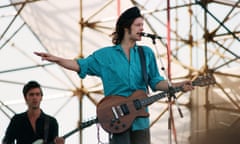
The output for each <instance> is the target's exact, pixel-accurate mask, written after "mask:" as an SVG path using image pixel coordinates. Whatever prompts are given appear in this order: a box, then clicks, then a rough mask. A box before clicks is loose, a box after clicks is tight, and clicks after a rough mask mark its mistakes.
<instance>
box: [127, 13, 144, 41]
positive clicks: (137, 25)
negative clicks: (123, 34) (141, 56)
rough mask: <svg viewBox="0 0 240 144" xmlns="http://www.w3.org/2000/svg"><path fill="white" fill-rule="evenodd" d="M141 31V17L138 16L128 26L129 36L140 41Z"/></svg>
mask: <svg viewBox="0 0 240 144" xmlns="http://www.w3.org/2000/svg"><path fill="white" fill-rule="evenodd" d="M141 32H143V18H142V17H138V18H136V19H135V20H134V21H133V23H132V25H131V27H130V36H131V37H130V38H131V39H132V40H134V41H140V40H141V35H140V33H141Z"/></svg>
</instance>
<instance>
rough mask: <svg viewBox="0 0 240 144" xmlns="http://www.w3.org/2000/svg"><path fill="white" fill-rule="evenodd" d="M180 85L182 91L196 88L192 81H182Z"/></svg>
mask: <svg viewBox="0 0 240 144" xmlns="http://www.w3.org/2000/svg"><path fill="white" fill-rule="evenodd" d="M179 85H180V87H182V92H187V91H191V90H193V89H194V87H193V85H192V82H191V81H184V82H180V83H179Z"/></svg>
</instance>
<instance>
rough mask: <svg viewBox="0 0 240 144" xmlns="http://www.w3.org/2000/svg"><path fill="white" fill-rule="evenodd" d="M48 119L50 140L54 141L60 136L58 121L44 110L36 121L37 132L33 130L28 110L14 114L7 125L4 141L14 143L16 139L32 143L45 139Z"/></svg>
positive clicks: (25, 143)
mask: <svg viewBox="0 0 240 144" xmlns="http://www.w3.org/2000/svg"><path fill="white" fill-rule="evenodd" d="M46 119H48V121H49V125H48V126H49V127H48V132H47V133H48V136H47V137H48V142H52V141H53V140H54V138H55V137H56V136H58V123H57V120H56V119H55V118H53V117H51V116H49V115H47V114H45V113H43V112H41V115H40V117H39V118H38V119H37V121H36V132H34V131H33V128H32V126H31V123H30V121H29V119H28V116H27V112H23V113H20V114H16V115H14V116H13V117H12V119H11V121H10V124H9V125H8V127H7V130H6V133H5V137H4V138H3V142H4V143H6V144H13V143H14V141H15V140H16V143H17V144H32V143H33V142H34V141H36V140H38V139H44V123H45V122H46ZM45 127H46V126H45Z"/></svg>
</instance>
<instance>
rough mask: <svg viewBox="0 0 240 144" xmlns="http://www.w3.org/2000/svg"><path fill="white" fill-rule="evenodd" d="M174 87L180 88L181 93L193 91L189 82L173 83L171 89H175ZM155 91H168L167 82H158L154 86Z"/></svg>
mask: <svg viewBox="0 0 240 144" xmlns="http://www.w3.org/2000/svg"><path fill="white" fill-rule="evenodd" d="M176 87H181V88H182V92H187V91H191V90H193V89H194V87H193V86H192V82H191V81H190V80H186V81H182V82H173V83H172V88H176ZM156 89H157V90H161V91H167V90H168V82H167V81H166V80H164V81H161V82H159V83H158V84H157V86H156Z"/></svg>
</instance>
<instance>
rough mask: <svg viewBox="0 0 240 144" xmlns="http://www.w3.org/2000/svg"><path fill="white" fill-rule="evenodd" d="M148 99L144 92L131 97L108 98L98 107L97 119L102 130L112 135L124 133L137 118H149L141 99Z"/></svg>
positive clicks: (138, 92) (136, 92)
mask: <svg viewBox="0 0 240 144" xmlns="http://www.w3.org/2000/svg"><path fill="white" fill-rule="evenodd" d="M144 98H147V95H146V93H145V92H144V91H142V90H137V91H135V92H134V93H133V94H132V95H131V96H129V97H123V96H107V97H105V98H103V99H102V100H101V101H100V102H99V104H98V105H97V118H98V122H99V123H100V124H101V126H102V128H103V129H104V130H106V131H107V132H110V133H122V132H124V131H126V130H127V129H129V128H130V127H131V124H132V123H133V121H134V120H135V118H136V117H148V116H149V113H148V112H146V109H145V108H146V107H145V106H142V105H141V104H140V99H144Z"/></svg>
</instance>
